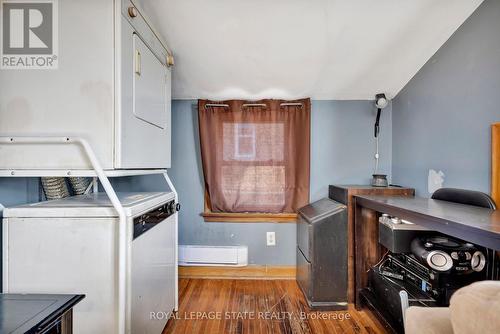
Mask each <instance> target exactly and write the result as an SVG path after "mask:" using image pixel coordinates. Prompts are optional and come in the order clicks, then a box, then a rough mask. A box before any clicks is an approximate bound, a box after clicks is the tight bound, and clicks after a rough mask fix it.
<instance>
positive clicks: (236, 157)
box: [198, 99, 310, 221]
mask: <svg viewBox="0 0 500 334" xmlns="http://www.w3.org/2000/svg"><path fill="white" fill-rule="evenodd" d="M198 117H199V127H200V143H201V153H202V154H201V155H202V162H203V174H204V177H205V189H206V193H205V212H204V213H203V216H204V217H205V220H207V221H291V220H294V219H295V217H296V212H297V209H298V208H300V207H301V206H303V205H305V204H307V202H308V200H309V151H310V148H309V146H310V100H309V99H303V100H297V101H281V100H263V101H258V102H246V101H241V100H231V101H224V102H214V101H207V100H200V101H198Z"/></svg>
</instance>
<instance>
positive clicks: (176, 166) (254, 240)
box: [169, 101, 392, 265]
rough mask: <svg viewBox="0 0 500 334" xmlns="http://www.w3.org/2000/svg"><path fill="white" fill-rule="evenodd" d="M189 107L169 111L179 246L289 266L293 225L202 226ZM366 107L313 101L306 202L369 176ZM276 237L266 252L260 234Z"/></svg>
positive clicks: (370, 118) (387, 157) (387, 149)
mask: <svg viewBox="0 0 500 334" xmlns="http://www.w3.org/2000/svg"><path fill="white" fill-rule="evenodd" d="M197 113H198V111H197V107H196V102H195V101H174V102H173V105H172V124H173V134H172V153H173V156H172V169H171V170H170V171H169V174H170V176H171V178H172V180H173V182H174V184H175V186H176V188H177V191H178V192H179V198H180V202H181V204H182V210H181V212H180V217H179V224H180V225H179V241H180V243H181V244H202V245H240V244H241V245H248V247H249V262H250V263H252V264H274V265H294V264H295V239H296V234H295V229H296V226H295V224H286V223H206V222H204V221H203V218H202V217H201V216H200V213H202V212H203V196H204V182H203V173H202V169H201V161H200V159H201V157H200V149H199V138H198V124H197V123H198V122H197V119H198V117H197ZM374 118H375V110H374V108H373V103H372V102H369V101H313V103H312V112H311V128H312V132H311V135H312V138H311V140H312V141H311V199H312V200H317V199H319V198H322V197H326V196H327V195H328V185H329V184H332V183H367V182H368V181H369V179H370V177H371V174H372V172H373V152H374V141H373V122H374ZM381 124H382V129H381V156H382V158H381V160H382V162H381V171H382V172H386V173H387V172H389V171H390V166H391V137H392V133H391V110H390V108H387V109H386V110H384V114H383V118H382V120H381ZM267 231H275V232H276V243H277V244H276V246H274V247H267V246H266V232H267Z"/></svg>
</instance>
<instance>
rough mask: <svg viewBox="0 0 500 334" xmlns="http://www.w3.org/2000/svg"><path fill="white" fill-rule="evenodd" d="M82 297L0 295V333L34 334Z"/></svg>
mask: <svg viewBox="0 0 500 334" xmlns="http://www.w3.org/2000/svg"><path fill="white" fill-rule="evenodd" d="M84 297H85V296H84V295H47V294H9V293H7V294H0V333H11V334H18V333H27V332H29V333H31V332H33V333H34V332H37V331H39V330H40V329H44V328H45V327H46V326H48V325H49V324H51V323H52V322H53V321H55V320H57V319H58V318H60V317H61V316H62V315H63V314H64V313H65V312H66V311H68V310H69V309H71V308H72V307H73V306H74V305H75V304H77V303H78V302H79V301H80V300H82V299H83V298H84Z"/></svg>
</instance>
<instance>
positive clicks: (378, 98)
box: [372, 93, 389, 187]
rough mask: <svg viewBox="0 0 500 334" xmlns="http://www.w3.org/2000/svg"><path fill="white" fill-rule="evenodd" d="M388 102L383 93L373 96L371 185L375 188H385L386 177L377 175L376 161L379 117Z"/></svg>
mask: <svg viewBox="0 0 500 334" xmlns="http://www.w3.org/2000/svg"><path fill="white" fill-rule="evenodd" d="M388 104H389V100H388V99H387V97H386V96H385V94H384V93H379V94H377V95H375V106H376V107H377V118H376V120H375V127H374V136H375V170H374V172H373V179H372V185H373V186H376V187H387V185H388V182H387V175H385V174H379V173H378V161H379V158H380V154H379V145H378V135H379V133H380V115H381V114H382V109H384V108H385V107H387V105H388Z"/></svg>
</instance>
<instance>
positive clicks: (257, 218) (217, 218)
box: [201, 212, 297, 223]
mask: <svg viewBox="0 0 500 334" xmlns="http://www.w3.org/2000/svg"><path fill="white" fill-rule="evenodd" d="M201 216H202V217H203V219H204V220H205V222H211V223H229V222H230V223H295V222H296V221H297V214H295V213H227V212H204V213H202V214H201Z"/></svg>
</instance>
